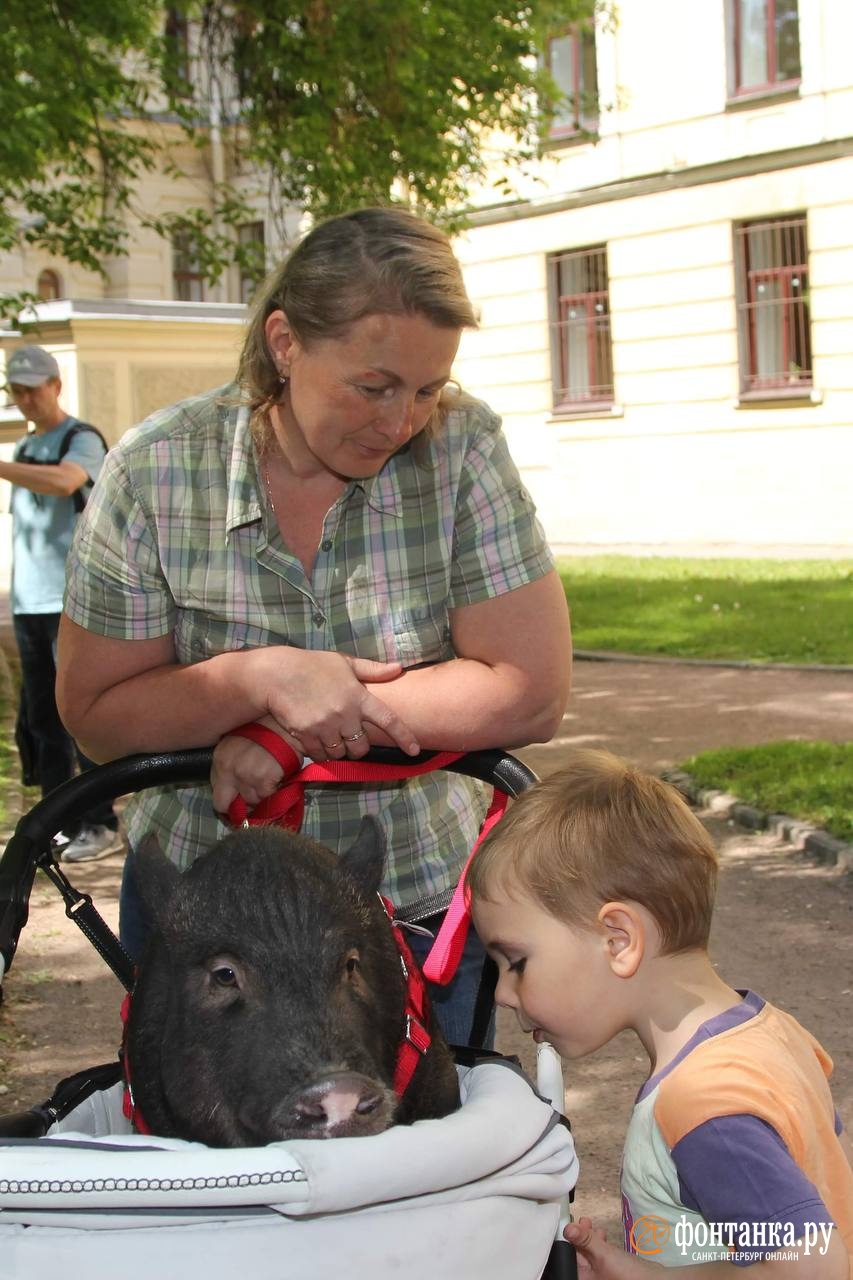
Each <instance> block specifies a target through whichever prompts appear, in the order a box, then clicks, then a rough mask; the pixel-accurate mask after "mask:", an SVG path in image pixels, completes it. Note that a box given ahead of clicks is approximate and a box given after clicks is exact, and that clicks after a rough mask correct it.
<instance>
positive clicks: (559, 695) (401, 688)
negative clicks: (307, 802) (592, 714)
mask: <svg viewBox="0 0 853 1280" xmlns="http://www.w3.org/2000/svg"><path fill="white" fill-rule="evenodd" d="M570 671H571V660H570V659H569V658H567V660H566V664H565V670H564V672H563V673H562V677H561V678H559V679H557V678H555V680H554V681H553V682H552V683H550V684H549V686H548V687H547V688H546V689H543V688H540V687H538V686H537V685H536V684H535V683H534V682H531V680H530V679H529V678H528V677H527V675H526V673H525V672H523V671H520V670H518V669H517V668H514V667H510V666H505V665H501V664H497V665H495V666H490V665H489V664H487V663H485V662H480V661H477V660H474V659H470V658H456V659H453V660H452V661H450V662H442V663H438V664H437V665H435V666H431V667H423V668H419V669H417V670H413V671H406V672H404V673H403V675H402V676H401V677H400V679H399V680H395V681H394V682H393V683H392V684H387V685H384V686H383V687H382V688H381V689H380V690H378V691H377V696H378V697H380V698H381V699H382V700H383V702H386V703H387V704H388V705H389V706H390V707H391V708H393V710H394V711H396V712H397V714H398V715H400V716H401V717H403V718H404V719H405V720H406V721H407V722H408V723H409V724H410V725H411V726H412V728H413V729H414V730H415V732H416V733H417V736H418V741H419V742H420V744H421V746H422V747H424V748H425V749H426V750H432V751H437V750H447V751H476V750H479V749H481V748H484V747H496V746H503V747H522V746H527V745H528V744H529V743H531V742H548V741H550V739H551V738H552V737H553V736H554V734H555V733H556V731H557V729H558V728H559V725H560V721H561V720H562V717H563V713H564V711H565V707H566V701H567V699H568V694H569V677H570ZM370 736H371V740H372V741H373V742H374V743H376V744H380V745H386V744H385V740H384V738H383V736H382V735H381V734H379V733H377V732H374V731H372V732H371V735H370Z"/></svg>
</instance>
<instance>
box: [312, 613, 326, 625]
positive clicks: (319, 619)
mask: <svg viewBox="0 0 853 1280" xmlns="http://www.w3.org/2000/svg"><path fill="white" fill-rule="evenodd" d="M325 621H326V619H325V617H324V615H323V614H322V613H321V612H320V610H319V609H318V610H317V612H316V613H315V614H314V626H315V627H322V625H323V623H324V622H325Z"/></svg>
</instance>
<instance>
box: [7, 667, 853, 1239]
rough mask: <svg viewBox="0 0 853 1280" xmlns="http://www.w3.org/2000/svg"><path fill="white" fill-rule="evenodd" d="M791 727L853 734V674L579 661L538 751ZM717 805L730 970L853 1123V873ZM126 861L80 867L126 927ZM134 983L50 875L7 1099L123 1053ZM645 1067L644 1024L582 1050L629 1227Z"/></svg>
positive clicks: (12, 1104)
mask: <svg viewBox="0 0 853 1280" xmlns="http://www.w3.org/2000/svg"><path fill="white" fill-rule="evenodd" d="M783 737H791V738H801V737H802V738H829V739H835V740H844V739H847V738H851V737H853V678H851V677H850V676H839V675H830V674H829V673H821V672H805V673H801V672H795V673H792V672H778V671H748V672H742V671H732V670H730V669H725V668H693V667H665V668H661V667H658V666H656V665H655V664H645V663H644V664H622V663H613V664H610V663H578V664H577V667H576V678H575V690H574V694H573V699H572V705H571V711H570V714H569V715H568V716H567V717H566V719H565V721H564V724H563V727H562V730H561V733H560V735H559V736H558V738H557V739H555V741H554V743H552V744H549V746H547V747H543V748H536V749H531V750H529V751H527V752H524V753H522V754H523V755H524V757H525V758H526V759H527V760H528V762H529V763H530V764H531V766H532V767H533V768H535V769H536V770H537V771H539V772H541V773H547V772H549V771H550V770H551V769H552V768H554V767H555V766H556V765H558V764H559V760H560V754H561V748H564V747H565V745H566V744H568V743H570V742H571V743H581V742H582V743H587V744H590V745H601V746H606V747H609V748H610V749H611V750H615V751H618V752H620V753H621V754H624V755H626V756H628V757H630V758H633V759H635V760H636V761H638V762H639V763H641V764H642V765H644V766H645V767H648V768H661V767H663V766H666V765H671V764H675V763H677V762H679V761H680V760H683V759H684V758H685V757H686V756H689V755H690V754H692V753H694V752H696V751H699V750H702V749H705V748H708V747H712V746H716V745H724V744H725V745H744V744H747V743H750V742H760V741H767V740H769V739H772V738H783ZM703 818H704V820H705V821H707V823H708V826H709V829H710V830H711V832H712V834H713V836H714V839H715V841H716V842H717V845H718V847H719V849H720V851H721V856H722V861H723V874H722V880H721V889H720V897H719V905H718V911H717V920H716V925H715V930H714V936H713V940H712V954H713V956H714V958H715V960H716V961H717V963H718V964H719V968H720V971H721V973H722V975H723V976H724V977H725V978H726V979H727V980H728V981H730V982H731V983H732V984H733V985H737V986H750V987H752V988H754V989H755V990H757V991H759V992H760V993H761V994H762V995H764V996H765V997H766V998H767V999H769V1000H771V1001H773V1002H774V1003H776V1004H778V1005H780V1006H781V1007H783V1008H785V1009H787V1010H789V1011H790V1012H791V1013H792V1014H794V1016H795V1017H797V1018H799V1019H800V1020H801V1021H802V1022H803V1023H804V1024H805V1025H806V1026H807V1027H808V1028H809V1029H810V1030H811V1031H812V1032H813V1033H814V1034H815V1035H816V1036H817V1037H818V1039H820V1040H821V1041H822V1042H823V1044H824V1045H825V1046H826V1048H827V1049H828V1051H829V1052H830V1054H831V1055H832V1057H833V1058H834V1060H835V1064H836V1069H835V1076H834V1091H835V1099H836V1104H837V1106H838V1109H839V1111H840V1113H841V1117H842V1120H843V1121H844V1123H845V1125H846V1126H847V1127H848V1129H853V877H849V876H843V875H841V874H840V873H838V872H837V871H835V870H834V869H828V868H826V867H822V866H817V865H814V864H813V863H811V862H810V861H808V860H806V859H804V858H803V856H802V855H801V854H798V853H796V852H795V851H794V850H793V849H792V848H791V847H790V846H786V845H785V844H783V843H781V842H779V841H777V840H775V839H773V838H770V837H767V836H764V835H746V834H743V833H740V832H738V831H736V830H734V829H732V828H731V827H729V826H727V825H726V824H725V823H724V822H721V821H720V820H719V819H717V818H712V817H710V816H707V815H703ZM121 866H122V858H121V856H120V855H115V856H113V857H111V858H108V859H105V860H104V861H102V862H98V863H94V864H90V865H89V866H85V865H84V866H82V867H80V868H76V869H75V870H74V874H73V876H72V879H73V882H74V884H75V886H76V887H77V888H78V889H80V890H81V891H87V892H90V893H91V894H92V896H93V898H94V900H95V903H96V905H97V906H98V908H99V910H101V912H102V914H103V915H104V916H105V917H106V919H107V920H108V922H109V923H111V924H112V925H115V924H116V918H117V897H118V885H119V880H120V876H121ZM578 980H579V981H580V980H582V979H578ZM121 995H122V993H121V989H120V987H119V984H118V982H117V981H116V980H115V979H114V978H113V977H112V976H111V974H110V973H109V972H108V971H107V970H106V969H105V967H104V965H103V963H102V962H101V961H100V960H99V958H98V957H97V955H96V953H95V952H94V950H93V949H92V948H91V947H90V946H89V944H88V943H87V942H86V941H85V940H84V939H83V937H82V935H81V934H79V933H78V931H77V930H76V929H75V927H74V926H73V924H71V922H70V921H68V920H67V919H66V918H65V914H64V908H63V906H62V903H61V900H60V899H59V896H58V894H57V893H56V891H55V890H54V889H53V887H52V886H51V885H50V884H49V883H48V882H47V880H46V879H45V878H44V877H43V876H42V875H41V874H39V876H38V878H37V881H36V886H35V889H34V893H33V895H32V898H31V903H30V920H29V923H28V926H27V928H26V930H25V931H24V934H23V935H22V940H21V945H20V949H19V952H18V955H17V956H16V958H15V964H14V967H13V969H12V971H11V973H10V975H9V977H8V978H7V981H6V984H5V1001H4V1004H3V1005H2V1006H0V1111H13V1110H16V1109H18V1108H21V1107H27V1106H30V1105H32V1104H33V1103H34V1102H37V1101H41V1100H43V1099H44V1098H46V1097H47V1096H48V1094H49V1093H50V1091H51V1089H52V1088H53V1086H54V1085H55V1084H56V1082H57V1081H58V1080H59V1079H61V1078H62V1077H63V1076H65V1075H67V1074H69V1073H71V1072H72V1071H75V1070H78V1069H80V1068H83V1067H86V1066H91V1065H94V1064H95V1063H98V1062H105V1061H109V1060H111V1059H112V1058H114V1056H115V1051H116V1047H117V1044H118V1041H119V1037H120V1027H119V1016H118V1009H119V1005H120V1001H121ZM498 1047H499V1048H501V1049H503V1050H504V1051H505V1052H512V1053H517V1054H518V1055H519V1057H521V1058H522V1061H523V1062H524V1063H525V1065H527V1066H530V1065H531V1064H532V1061H533V1056H532V1049H533V1046H532V1045H531V1044H530V1042H529V1041H528V1040H527V1038H525V1037H523V1036H522V1035H521V1034H520V1033H519V1032H518V1030H517V1028H516V1026H515V1023H514V1019H513V1018H512V1017H507V1016H503V1015H502V1016H501V1018H500V1021H499V1040H498ZM642 1079H643V1060H642V1056H641V1051H640V1049H639V1046H638V1045H637V1044H636V1042H635V1041H634V1040H633V1039H632V1038H631V1037H630V1036H622V1037H620V1039H619V1040H618V1041H616V1042H614V1043H613V1044H612V1045H610V1046H608V1047H607V1048H606V1049H605V1050H603V1051H602V1052H601V1053H599V1054H597V1055H596V1056H595V1057H594V1058H593V1059H590V1060H588V1061H586V1062H578V1063H571V1064H568V1063H567V1064H566V1085H567V1111H568V1114H569V1115H570V1117H571V1119H572V1123H573V1126H574V1129H575V1134H576V1140H577V1144H578V1149H579V1152H580V1156H581V1161H582V1170H581V1181H580V1184H579V1188H578V1194H577V1202H576V1208H577V1210H578V1211H582V1212H589V1213H591V1214H592V1215H593V1216H594V1217H596V1218H597V1219H598V1220H599V1221H601V1222H603V1223H607V1224H609V1227H610V1229H611V1232H612V1233H613V1235H614V1237H615V1238H618V1218H619V1211H618V1197H617V1195H616V1187H617V1184H618V1168H619V1156H620V1150H621V1142H622V1136H623V1133H624V1129H625V1125H626V1121H627V1117H628V1114H629V1112H630V1109H631V1103H632V1100H633V1095H634V1093H635V1091H636V1089H637V1087H638V1086H639V1084H640V1083H641V1081H642Z"/></svg>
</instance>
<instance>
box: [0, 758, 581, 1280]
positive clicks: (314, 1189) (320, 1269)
mask: <svg viewBox="0 0 853 1280" xmlns="http://www.w3.org/2000/svg"><path fill="white" fill-rule="evenodd" d="M431 761H432V762H433V763H432V765H430V763H429V762H431ZM361 763H362V764H365V765H366V766H367V768H368V770H369V768H370V766H371V765H376V766H378V767H379V768H381V769H386V770H387V768H388V767H399V766H402V765H405V766H407V767H408V766H411V765H412V764H413V763H414V764H415V765H418V766H421V765H426V767H444V768H451V769H453V770H455V771H457V772H460V773H464V774H467V775H468V776H470V777H474V778H479V779H481V780H483V781H485V782H487V783H490V784H491V785H492V786H493V787H494V788H495V790H496V792H498V793H503V794H504V795H507V796H515V795H518V794H519V793H520V792H521V791H522V790H524V789H525V788H526V787H527V786H529V785H530V784H531V782H533V781H535V776H534V775H533V774H532V773H531V772H530V771H529V770H528V769H527V768H526V767H525V766H524V765H523V764H521V762H520V761H518V760H516V759H514V758H513V757H512V756H509V755H506V754H504V753H502V752H501V751H497V750H493V751H479V752H472V753H469V754H466V755H460V756H453V757H447V756H444V755H442V756H435V755H432V754H431V753H423V754H422V755H421V756H420V757H419V758H418V759H417V760H416V761H415V762H412V761H411V759H410V758H409V757H406V756H403V755H402V753H399V752H396V751H392V750H386V749H374V750H373V751H372V752H371V753H370V754H369V755H368V756H367V757H366V760H365V761H363V762H361ZM210 764H211V752H210V751H209V750H191V751H181V752H175V753H170V754H162V755H154V756H131V757H128V758H127V759H124V760H119V761H115V762H113V763H112V764H108V765H102V766H100V767H99V768H96V769H93V770H91V771H90V772H88V773H85V774H82V775H80V776H79V777H77V778H74V779H72V780H71V781H70V782H68V783H65V784H64V785H63V786H62V787H59V788H58V789H57V790H56V791H54V792H53V793H52V794H51V795H49V796H47V797H46V798H45V799H43V800H42V801H41V802H40V803H39V804H37V805H36V806H35V807H34V808H33V809H32V810H31V811H30V813H29V814H26V815H25V816H24V817H23V818H22V819H21V821H20V822H19V823H18V826H17V828H16V831H15V833H14V835H13V837H12V839H11V840H10V841H9V844H8V846H7V849H6V851H5V854H4V855H3V857H2V860H0V982H2V977H3V974H4V972H5V970H7V969H8V967H9V965H10V964H11V962H12V959H13V956H14V953H15V949H16V947H17V942H18V936H19V934H20V932H21V930H22V929H23V927H24V925H25V923H26V920H27V914H28V902H29V896H30V892H31V889H32V886H33V881H34V878H35V872H36V870H37V869H38V868H40V869H41V870H42V871H44V872H45V874H46V875H47V876H48V877H49V879H50V880H51V881H52V882H53V884H54V885H55V886H56V887H57V889H58V890H59V891H60V893H61V894H62V896H63V898H64V900H65V903H66V914H68V915H69V916H71V917H72V918H73V919H74V920H75V922H76V923H77V924H78V925H79V926H80V927H81V929H82V930H83V932H84V933H85V934H86V936H87V937H88V938H89V940H90V941H91V942H92V944H93V945H94V946H95V947H96V949H97V950H98V952H99V953H100V955H101V956H102V957H103V958H104V960H105V961H106V963H107V964H108V965H109V966H110V967H111V968H112V969H113V971H114V972H115V973H116V975H117V976H118V977H119V979H120V980H121V981H122V983H123V984H124V985H125V987H126V988H127V989H128V990H130V988H131V987H132V985H133V980H134V974H133V965H132V962H131V961H130V958H129V957H128V956H127V954H126V953H125V952H124V949H123V948H122V947H121V944H120V943H119V941H118V939H116V938H115V936H114V935H113V934H112V932H111V931H110V929H109V928H108V927H107V925H106V923H105V922H104V921H103V920H102V919H101V917H100V916H99V915H98V913H97V911H96V910H95V908H94V905H93V903H92V901H91V898H90V897H89V896H88V895H85V894H80V893H78V892H77V890H75V889H74V888H73V886H72V885H71V884H70V883H69V881H68V880H67V878H66V876H65V875H64V873H63V872H62V871H61V870H60V868H59V867H58V866H57V864H56V862H55V861H54V854H53V851H52V845H51V841H52V837H53V836H54V834H55V833H56V832H57V831H59V830H61V829H62V828H63V826H67V825H69V824H71V823H73V822H74V821H77V820H78V819H79V817H80V816H81V815H82V814H83V813H84V812H85V811H86V810H87V809H89V808H90V807H91V806H92V805H93V804H94V803H97V802H99V801H102V800H105V799H115V798H117V797H119V796H123V795H126V794H128V793H131V792H136V791H142V790H144V789H145V788H147V787H152V786H161V785H166V784H169V785H173V784H177V785H181V784H183V785H186V784H190V783H198V782H203V781H206V779H207V778H208V777H209V773H210ZM494 981H495V972H494V968H493V966H492V967H491V983H490V984H489V982H488V981H486V982H484V987H483V990H482V991H481V998H480V1000H479V1001H478V1004H479V1009H478V1013H479V1017H475V1033H474V1035H475V1037H476V1036H477V1034H478V1032H477V1027H479V1028H480V1035H481V1037H482V1034H484V1032H485V1026H486V1025H487V1023H488V1017H487V1016H485V1017H484V1014H483V1011H484V1008H488V1009H490V1008H491V1001H492V996H493V993H494ZM0 994H2V992H0ZM477 1042H478V1043H482V1038H481V1039H480V1040H479V1041H477ZM457 1073H458V1075H459V1085H460V1096H461V1106H460V1108H459V1109H458V1111H456V1112H454V1113H453V1114H452V1115H449V1116H447V1117H445V1118H444V1119H442V1120H427V1121H419V1122H417V1123H415V1124H413V1125H411V1126H397V1127H395V1128H392V1129H389V1130H387V1131H386V1132H384V1133H380V1134H378V1135H376V1136H375V1137H370V1138H348V1139H344V1138H339V1139H334V1138H333V1139H330V1140H327V1141H323V1142H318V1141H307V1140H296V1141H288V1142H273V1143H270V1144H268V1145H267V1146H263V1147H255V1148H240V1149H233V1148H229V1149H214V1148H209V1147H205V1146H203V1145H201V1144H199V1143H192V1142H183V1141H180V1140H178V1139H167V1138H158V1137H154V1136H143V1135H140V1134H137V1133H134V1132H133V1130H132V1125H131V1123H130V1121H129V1120H127V1119H126V1118H125V1116H124V1114H123V1110H122V1099H123V1089H124V1086H123V1080H122V1065H121V1062H120V1061H116V1062H114V1063H109V1064H105V1065H103V1066H99V1067H94V1068H92V1069H90V1070H88V1071H83V1072H79V1073H77V1074H76V1075H74V1076H71V1077H69V1078H68V1079H67V1080H63V1081H61V1082H60V1083H59V1085H58V1086H57V1087H56V1089H55V1090H54V1093H53V1095H52V1096H51V1098H50V1099H48V1101H47V1102H45V1103H43V1104H40V1105H36V1106H34V1107H32V1108H31V1109H30V1110H29V1111H26V1112H23V1113H20V1114H16V1115H12V1116H5V1117H0V1280H47V1278H48V1277H51V1280H52V1277H53V1275H54V1274H55V1269H56V1265H57V1263H59V1264H66V1265H67V1264H71V1267H72V1268H73V1267H74V1266H78V1267H79V1268H80V1270H81V1271H84V1272H85V1274H86V1276H87V1280H107V1277H110V1278H112V1277H113V1276H115V1275H116V1274H117V1273H118V1274H122V1275H123V1276H127V1277H131V1278H134V1277H139V1278H140V1280H141V1278H142V1277H150V1276H152V1275H160V1276H163V1277H165V1278H167V1280H169V1278H171V1277H178V1276H183V1275H184V1274H186V1273H188V1272H190V1271H192V1273H195V1272H196V1271H199V1270H201V1271H202V1273H203V1274H204V1276H205V1280H226V1277H228V1280H231V1278H232V1277H233V1275H234V1274H235V1272H237V1271H238V1270H239V1269H242V1270H243V1271H244V1272H245V1273H246V1274H247V1275H249V1276H251V1277H252V1280H303V1278H305V1280H307V1278H308V1277H311V1280H315V1278H316V1277H319V1278H323V1277H326V1276H332V1275H337V1274H340V1273H345V1274H347V1275H349V1276H352V1277H355V1280H360V1278H361V1277H364V1278H365V1280H367V1277H370V1278H371V1280H374V1278H376V1280H378V1278H379V1277H381V1276H384V1275H391V1274H393V1275H395V1276H396V1275H397V1274H402V1273H403V1272H404V1271H405V1274H406V1277H407V1280H421V1278H423V1280H427V1278H429V1280H434V1277H435V1276H436V1275H441V1276H444V1277H447V1280H462V1278H463V1277H465V1280H468V1278H469V1277H472V1276H478V1275H483V1276H489V1277H490V1278H492V1280H539V1277H544V1278H545V1280H572V1278H573V1277H576V1274H577V1272H576V1260H575V1254H574V1250H573V1249H572V1247H571V1246H570V1245H568V1244H566V1243H565V1241H563V1240H562V1226H563V1225H564V1224H565V1222H566V1221H568V1220H569V1210H568V1200H569V1196H570V1193H571V1189H572V1188H573V1186H574V1183H575V1181H576V1178H577V1159H576V1156H575V1152H574V1146H573V1143H572V1139H571V1135H570V1133H569V1131H568V1127H567V1125H566V1124H565V1122H564V1121H563V1117H562V1116H561V1114H560V1113H561V1112H562V1107H563V1082H562V1070H561V1065H560V1060H559V1057H558V1056H557V1054H556V1053H555V1051H554V1050H553V1049H552V1048H551V1046H550V1045H540V1046H539V1053H538V1056H537V1084H536V1087H535V1088H534V1086H533V1085H532V1084H531V1082H530V1081H528V1080H527V1078H526V1077H525V1076H524V1075H523V1074H522V1073H521V1071H520V1070H519V1069H518V1068H517V1064H516V1065H515V1066H513V1065H512V1063H511V1060H506V1059H502V1058H501V1056H500V1055H497V1054H489V1053H488V1051H484V1052H483V1055H482V1056H480V1055H477V1054H476V1052H475V1053H469V1054H467V1055H466V1054H462V1055H461V1057H458V1058H457Z"/></svg>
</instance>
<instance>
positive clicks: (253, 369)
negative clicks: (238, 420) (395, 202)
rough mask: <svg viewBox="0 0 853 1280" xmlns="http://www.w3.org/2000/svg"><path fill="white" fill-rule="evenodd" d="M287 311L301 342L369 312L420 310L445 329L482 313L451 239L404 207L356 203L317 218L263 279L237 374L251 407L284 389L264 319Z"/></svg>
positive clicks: (339, 332)
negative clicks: (336, 214) (342, 211)
mask: <svg viewBox="0 0 853 1280" xmlns="http://www.w3.org/2000/svg"><path fill="white" fill-rule="evenodd" d="M274 311H283V312H284V313H285V315H286V316H287V320H288V323H289V325H290V329H291V331H292V332H293V334H294V336H295V337H296V338H297V339H298V340H299V342H300V343H301V344H302V346H304V347H310V345H311V343H312V342H316V341H318V340H319V339H322V338H341V337H344V336H345V334H346V333H347V331H348V330H349V329H350V327H351V326H352V325H353V324H355V323H356V321H358V320H361V319H363V318H364V317H365V316H369V315H377V314H387V315H422V316H425V317H426V319H428V320H430V321H431V322H432V323H433V324H434V325H436V326H438V327H439V328H441V329H464V328H476V325H477V319H476V316H475V314H474V308H473V307H472V305H471V301H470V299H469V297H468V294H467V293H466V291H465V283H464V280H463V278H462V268H461V267H460V265H459V262H458V261H457V259H456V257H455V255H454V253H453V250H452V248H451V246H450V241H449V239H448V237H447V236H446V235H445V234H444V232H443V231H439V229H438V228H437V227H434V226H432V225H431V224H430V223H428V222H425V221H424V220H423V219H422V218H419V217H417V216H416V215H415V214H413V213H409V212H408V211H407V210H405V209H399V208H387V209H383V208H376V209H358V210H356V211H355V212H353V213H346V214H342V215H341V216H340V217H337V218H330V219H328V221H326V222H321V223H319V225H318V226H316V227H314V229H313V230H312V231H310V232H309V233H308V235H306V236H305V238H304V239H303V240H301V241H300V243H299V244H298V245H297V246H296V248H295V249H294V250H293V251H292V253H290V254H289V255H288V257H287V259H286V260H285V262H284V263H283V264H282V266H280V267H279V268H278V269H277V270H275V271H274V272H273V273H272V274H271V275H270V276H269V278H268V279H267V281H266V283H265V284H264V286H263V287H262V289H261V291H260V293H259V295H258V298H257V300H256V302H255V306H254V312H253V315H252V319H251V320H250V322H249V328H248V332H247V333H246V338H245V341H244V343H243V350H242V353H241V356H240V365H239V369H238V373H237V379H238V382H239V383H240V386H241V388H242V390H243V393H244V395H245V397H246V398H247V400H248V403H249V407H250V409H251V411H252V412H253V414H257V413H258V412H259V411H260V410H262V409H264V408H267V407H268V406H269V405H270V404H272V403H273V401H275V400H276V399H278V397H279V396H280V394H281V384H280V380H279V376H278V371H277V369H276V367H275V362H274V360H273V358H272V355H271V354H270V350H269V347H268V346H267V339H266V332H265V325H266V322H267V319H268V318H269V316H270V315H271V314H272V313H273V312H274Z"/></svg>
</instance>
